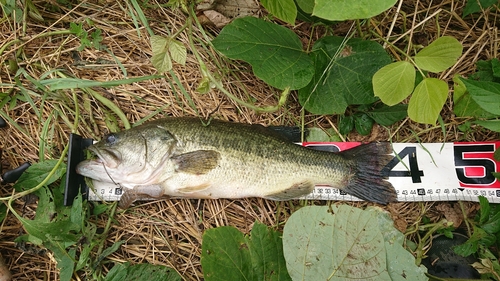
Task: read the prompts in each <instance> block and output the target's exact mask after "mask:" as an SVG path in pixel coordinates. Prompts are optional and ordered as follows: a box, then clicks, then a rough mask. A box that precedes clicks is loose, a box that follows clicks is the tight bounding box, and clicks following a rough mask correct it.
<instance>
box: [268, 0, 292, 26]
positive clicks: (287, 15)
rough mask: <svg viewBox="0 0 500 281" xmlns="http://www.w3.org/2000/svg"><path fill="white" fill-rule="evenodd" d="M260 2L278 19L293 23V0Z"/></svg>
mask: <svg viewBox="0 0 500 281" xmlns="http://www.w3.org/2000/svg"><path fill="white" fill-rule="evenodd" d="M260 3H261V4H262V6H264V8H266V10H267V11H269V13H271V14H273V15H274V16H276V17H277V18H278V19H280V20H282V21H284V22H286V23H289V24H291V25H295V18H296V17H297V7H296V6H295V3H294V2H293V0H261V1H260Z"/></svg>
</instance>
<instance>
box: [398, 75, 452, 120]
mask: <svg viewBox="0 0 500 281" xmlns="http://www.w3.org/2000/svg"><path fill="white" fill-rule="evenodd" d="M447 97H448V85H447V84H446V82H444V81H442V80H439V79H437V78H425V79H424V80H422V82H420V84H418V85H417V87H416V88H415V91H413V95H412V96H411V98H410V103H409V104H408V116H409V117H410V118H411V119H412V120H413V121H416V122H419V123H425V124H436V120H437V118H438V115H439V112H441V109H442V108H443V105H444V103H445V102H446V98H447Z"/></svg>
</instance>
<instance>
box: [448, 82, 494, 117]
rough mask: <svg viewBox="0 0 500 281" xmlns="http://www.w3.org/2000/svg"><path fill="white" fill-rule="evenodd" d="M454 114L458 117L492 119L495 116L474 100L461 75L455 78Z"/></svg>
mask: <svg viewBox="0 0 500 281" xmlns="http://www.w3.org/2000/svg"><path fill="white" fill-rule="evenodd" d="M453 82H454V84H453V87H454V89H453V112H454V113H455V115H457V116H458V117H476V118H492V117H494V116H495V115H494V114H491V113H489V112H488V111H486V110H484V109H482V108H481V107H480V106H479V104H477V102H475V101H474V99H472V97H471V95H470V94H469V92H468V91H467V87H466V86H465V84H464V82H462V80H460V75H458V74H457V75H455V76H453Z"/></svg>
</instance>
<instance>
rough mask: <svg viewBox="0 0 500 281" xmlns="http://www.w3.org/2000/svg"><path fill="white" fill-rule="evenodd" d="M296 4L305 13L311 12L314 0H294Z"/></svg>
mask: <svg viewBox="0 0 500 281" xmlns="http://www.w3.org/2000/svg"><path fill="white" fill-rule="evenodd" d="M295 2H297V6H299V8H300V9H301V10H302V11H304V12H305V13H306V14H312V12H313V9H314V0H296V1H295Z"/></svg>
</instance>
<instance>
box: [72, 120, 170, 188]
mask: <svg viewBox="0 0 500 281" xmlns="http://www.w3.org/2000/svg"><path fill="white" fill-rule="evenodd" d="M176 144H177V141H176V139H175V137H174V136H173V135H172V134H170V132H169V131H167V130H166V129H165V128H163V127H160V126H155V125H151V126H139V127H136V128H132V129H130V130H126V131H122V132H119V133H112V134H109V135H107V136H106V137H104V138H103V139H102V140H101V141H99V142H97V143H95V144H93V145H91V146H90V147H89V148H88V150H89V151H91V152H92V153H93V154H95V158H94V159H89V160H85V161H82V162H80V163H79V164H78V166H77V168H76V170H77V173H79V174H81V175H83V176H86V177H89V178H92V179H94V180H97V181H102V182H113V183H116V184H122V185H125V186H127V185H129V186H131V187H133V186H135V185H142V184H155V183H157V181H158V180H159V177H160V176H165V175H166V174H168V173H169V169H170V170H171V172H172V173H173V172H174V171H173V170H174V168H173V164H172V163H171V161H169V159H170V157H171V156H172V153H173V152H174V151H175V148H176Z"/></svg>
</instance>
